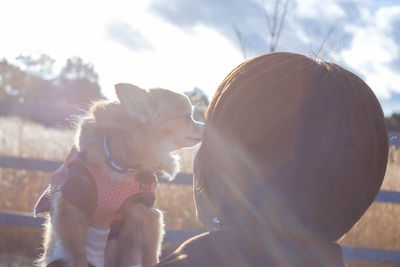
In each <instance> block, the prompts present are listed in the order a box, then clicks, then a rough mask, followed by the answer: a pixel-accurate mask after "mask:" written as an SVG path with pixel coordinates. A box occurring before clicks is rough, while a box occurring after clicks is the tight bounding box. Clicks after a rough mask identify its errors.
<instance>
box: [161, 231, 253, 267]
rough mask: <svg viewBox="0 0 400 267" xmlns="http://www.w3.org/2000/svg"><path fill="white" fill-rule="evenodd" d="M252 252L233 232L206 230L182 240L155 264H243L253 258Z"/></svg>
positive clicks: (181, 265)
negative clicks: (178, 245) (172, 250)
mask: <svg viewBox="0 0 400 267" xmlns="http://www.w3.org/2000/svg"><path fill="white" fill-rule="evenodd" d="M252 254H253V253H252V252H251V250H250V249H246V248H244V246H243V244H242V242H241V241H240V239H238V238H237V237H236V235H235V233H232V232H228V231H216V232H207V233H203V234H200V235H197V236H195V237H193V238H191V239H189V240H187V241H186V242H184V243H183V244H182V245H181V246H180V247H179V248H178V249H177V250H175V252H174V253H172V254H171V255H169V256H167V257H165V258H163V259H161V262H160V263H159V264H158V265H157V266H160V267H169V266H171V267H172V266H174V267H178V266H179V267H186V266H244V265H247V264H245V263H249V262H253V261H254V260H255V257H254V255H252Z"/></svg>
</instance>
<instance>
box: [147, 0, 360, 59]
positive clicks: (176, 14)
mask: <svg viewBox="0 0 400 267" xmlns="http://www.w3.org/2000/svg"><path fill="white" fill-rule="evenodd" d="M281 2H284V1H281ZM364 2H365V1H364ZM282 6H283V4H282V5H281V8H282ZM264 8H265V9H266V10H267V12H268V14H269V15H270V17H271V16H272V13H273V9H274V5H273V1H262V0H232V1H227V0H225V1H214V0H201V1H200V0H157V1H155V0H151V1H150V5H149V10H150V12H152V13H154V14H156V15H157V16H159V17H161V18H162V19H164V20H165V21H168V22H169V23H171V24H174V25H175V26H177V27H180V28H182V29H183V30H186V31H188V30H190V29H191V28H193V27H195V26H197V25H203V26H208V27H211V28H214V29H216V30H217V31H219V33H220V34H222V35H223V36H225V37H226V38H228V39H229V40H230V41H231V42H233V43H234V44H235V45H236V47H237V48H238V49H239V41H238V38H237V36H236V34H235V30H234V27H236V28H237V29H238V30H239V31H240V32H241V34H242V36H243V37H244V38H245V39H246V45H247V46H249V48H250V49H251V50H252V51H253V54H254V55H257V54H260V53H265V52H268V51H269V31H268V26H267V23H266V18H265V15H264V14H265V13H264ZM359 13H360V6H359V5H357V4H355V3H354V1H351V0H342V1H338V2H335V1H326V2H325V3H323V4H321V2H320V1H317V0H303V1H297V2H296V1H295V0H291V1H290V4H289V8H288V13H287V16H286V19H285V22H284V28H283V31H282V35H281V39H280V42H279V44H278V50H289V51H294V52H302V53H308V54H311V53H313V52H317V51H318V50H319V48H320V47H321V44H322V43H323V41H324V39H325V37H326V36H327V34H328V33H329V32H331V31H332V28H333V31H332V33H331V35H330V40H332V42H333V43H335V44H339V45H340V46H341V47H347V46H348V45H349V43H350V42H351V35H349V34H348V33H346V32H345V31H344V30H343V29H344V28H345V25H347V24H349V23H351V24H353V25H356V24H357V23H359V22H360V21H359V15H358V14H359Z"/></svg>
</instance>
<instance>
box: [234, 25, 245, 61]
mask: <svg viewBox="0 0 400 267" xmlns="http://www.w3.org/2000/svg"><path fill="white" fill-rule="evenodd" d="M233 30H234V31H235V35H236V37H237V39H238V41H239V45H240V50H241V52H242V56H243V59H247V56H248V54H247V41H246V38H245V37H244V36H243V34H242V32H241V31H240V30H239V28H238V27H237V26H236V25H233Z"/></svg>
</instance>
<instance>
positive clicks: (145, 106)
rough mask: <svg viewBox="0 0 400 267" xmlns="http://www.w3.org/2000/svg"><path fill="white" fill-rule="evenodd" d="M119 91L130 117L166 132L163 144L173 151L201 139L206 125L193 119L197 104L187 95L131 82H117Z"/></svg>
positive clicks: (116, 86)
mask: <svg viewBox="0 0 400 267" xmlns="http://www.w3.org/2000/svg"><path fill="white" fill-rule="evenodd" d="M115 90H116V93H117V96H118V98H119V100H120V102H121V104H122V105H123V106H124V108H125V110H126V111H127V114H128V115H129V116H131V117H132V118H133V119H135V120H137V121H139V122H140V123H141V124H142V125H144V126H146V127H151V128H154V130H158V131H160V132H162V133H163V138H162V143H163V145H164V148H166V149H168V150H169V152H171V151H174V150H177V149H179V148H182V147H190V146H194V145H195V144H197V143H199V142H200V141H201V137H202V132H203V124H202V123H201V122H197V121H195V120H194V119H193V116H192V113H193V107H192V105H191V104H190V101H189V99H188V98H187V97H186V96H185V95H183V94H179V93H175V92H172V91H170V90H166V89H160V88H157V89H150V90H144V89H142V88H139V87H137V86H135V85H132V84H127V83H119V84H116V85H115Z"/></svg>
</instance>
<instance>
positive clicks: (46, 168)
mask: <svg viewBox="0 0 400 267" xmlns="http://www.w3.org/2000/svg"><path fill="white" fill-rule="evenodd" d="M393 136H396V137H395V138H393ZM397 136H399V137H397ZM398 138H400V135H392V136H391V139H392V140H396V141H397V140H398ZM389 140H390V139H389ZM395 145H397V144H395ZM61 164H62V162H59V161H51V160H40V159H30V158H18V157H9V156H0V168H12V169H24V170H29V171H43V172H52V171H54V170H55V169H57V168H58V167H59V166H60V165H61ZM158 178H159V182H161V183H171V184H180V185H192V175H191V174H188V173H178V174H177V175H176V177H175V179H174V180H173V181H171V182H170V181H168V180H167V179H165V178H164V177H158ZM375 202H385V203H394V204H400V192H394V191H386V190H381V191H380V192H379V193H378V195H377V197H376V199H375ZM43 222H44V218H43V217H37V218H35V217H33V216H32V213H21V212H8V211H7V212H6V211H0V225H8V226H19V227H35V228H38V227H42V224H43ZM196 234H198V233H195V232H188V231H183V230H176V229H167V230H166V235H165V241H167V242H175V243H181V242H183V241H185V240H186V239H188V238H190V237H193V236H195V235H196ZM343 256H344V258H345V259H346V260H354V261H369V262H381V263H392V264H400V251H395V250H380V249H372V248H361V247H350V246H343Z"/></svg>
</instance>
